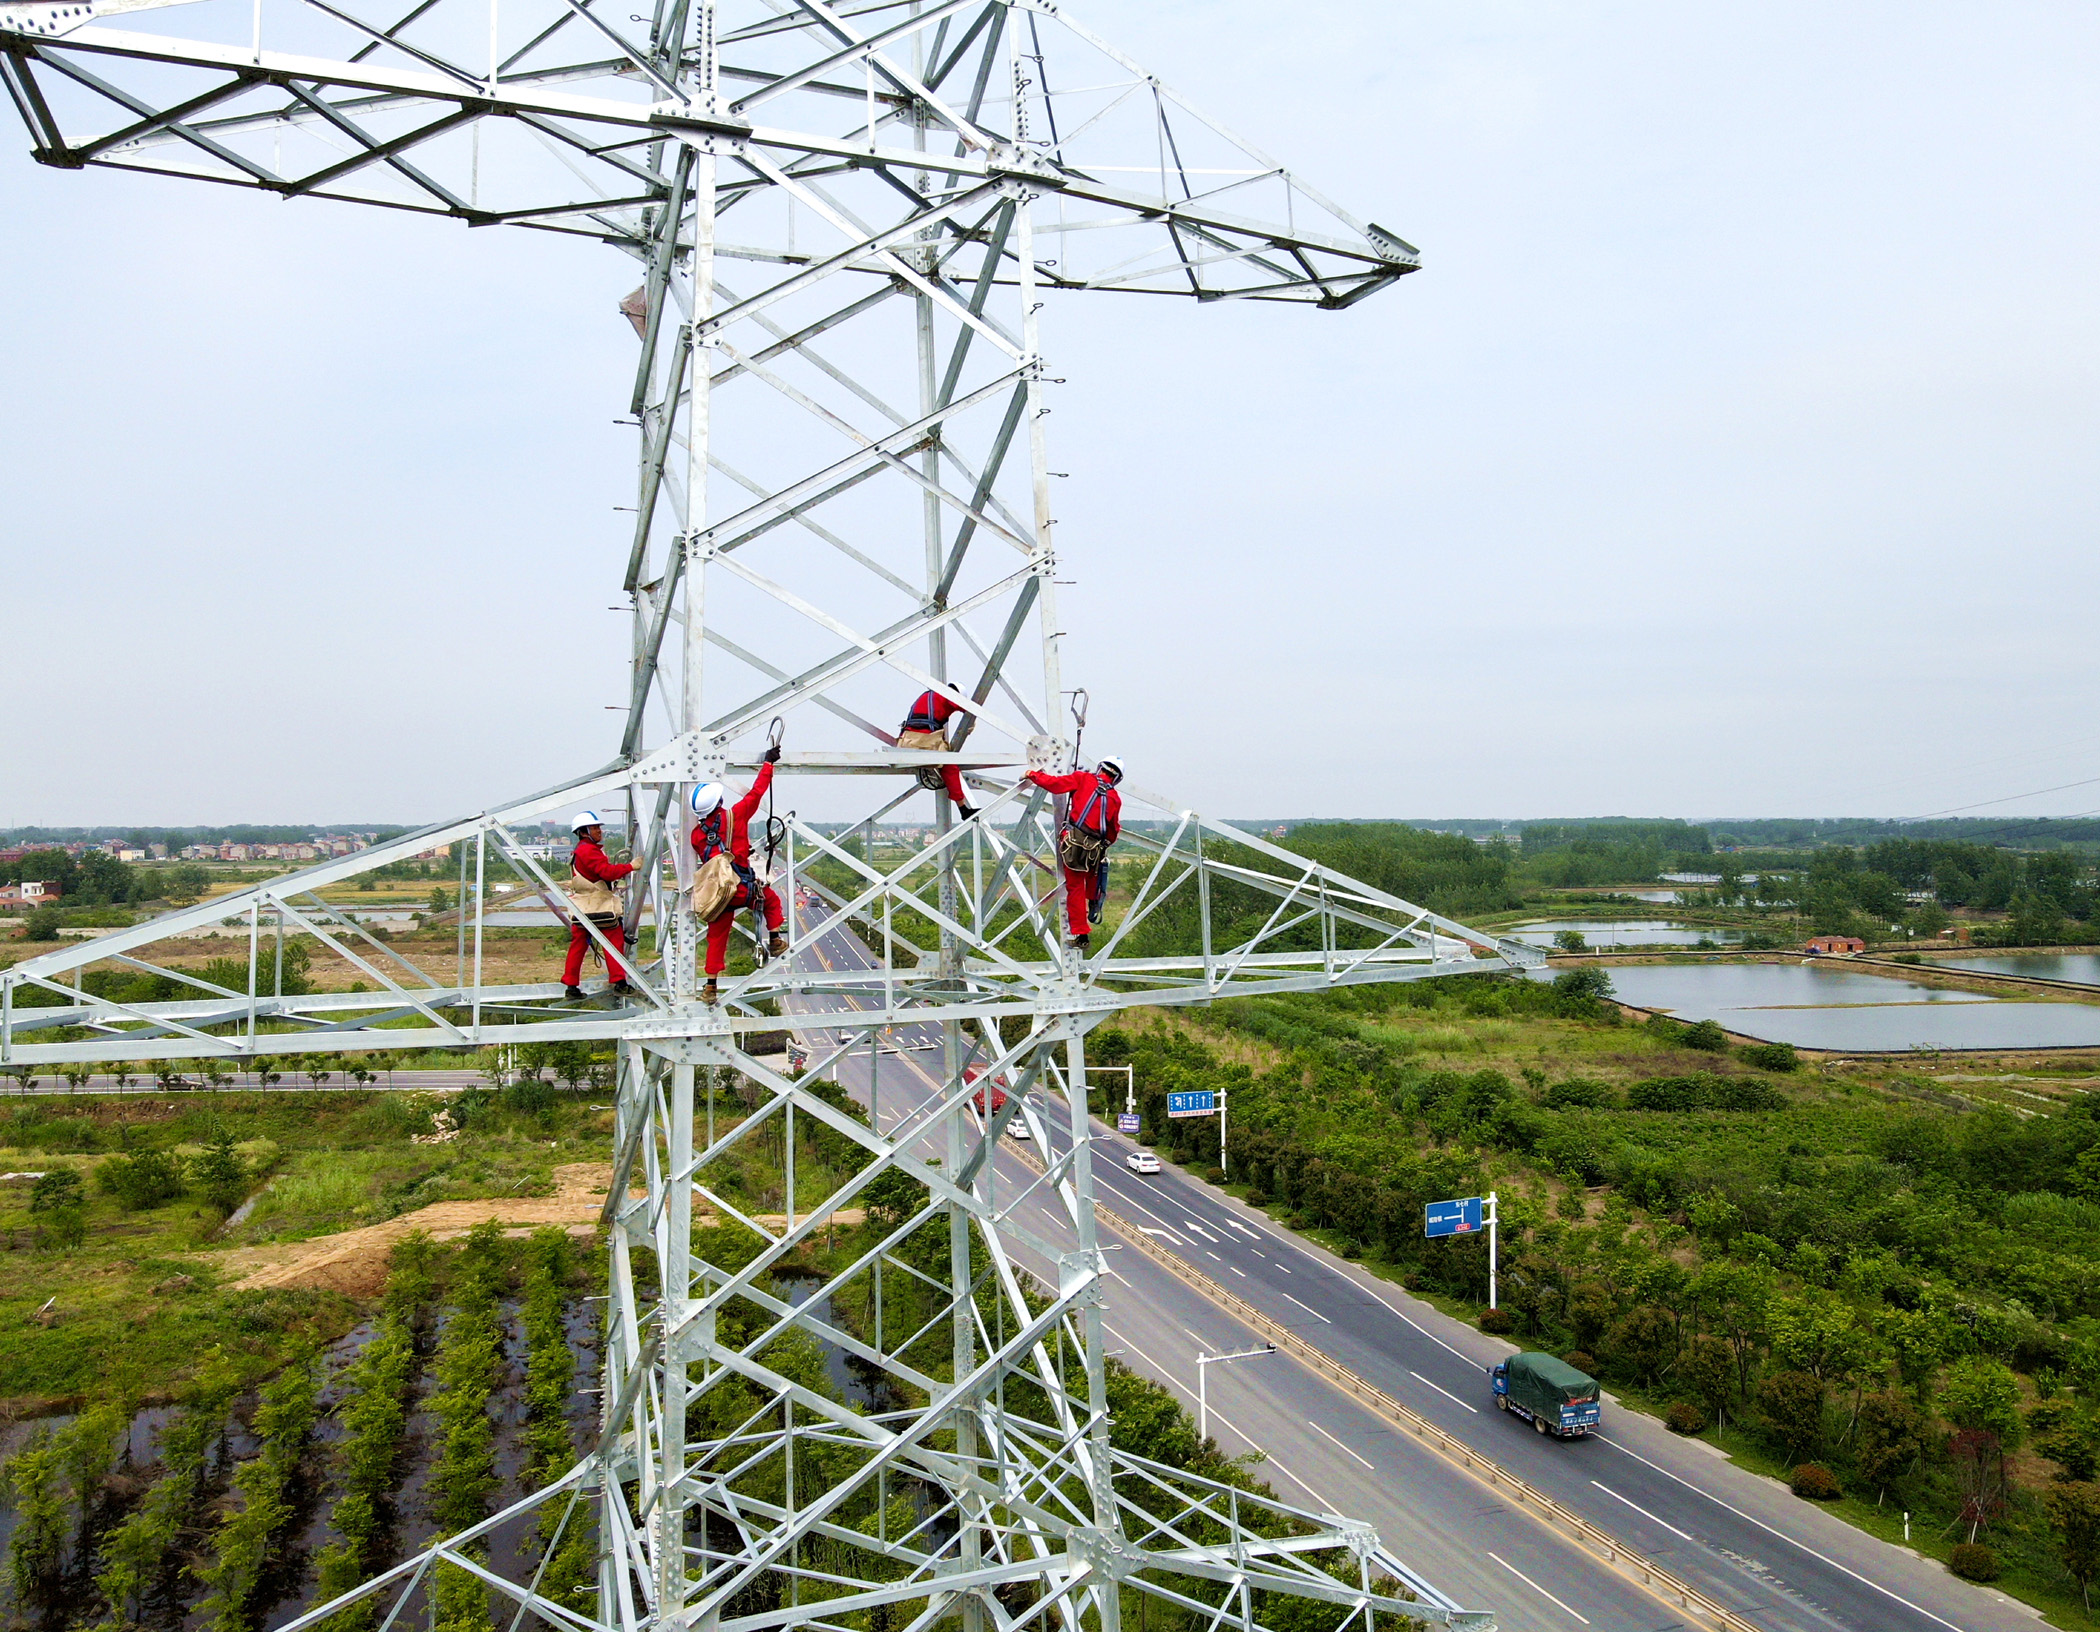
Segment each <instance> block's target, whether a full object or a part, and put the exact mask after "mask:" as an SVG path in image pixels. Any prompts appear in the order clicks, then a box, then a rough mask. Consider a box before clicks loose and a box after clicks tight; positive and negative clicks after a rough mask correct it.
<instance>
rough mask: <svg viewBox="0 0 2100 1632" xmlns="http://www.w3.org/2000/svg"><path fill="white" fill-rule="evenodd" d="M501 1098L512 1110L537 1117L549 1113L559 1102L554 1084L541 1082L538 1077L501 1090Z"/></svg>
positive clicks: (528, 1078) (515, 1083) (522, 1079)
mask: <svg viewBox="0 0 2100 1632" xmlns="http://www.w3.org/2000/svg"><path fill="white" fill-rule="evenodd" d="M503 1097H504V1099H505V1100H507V1101H508V1102H509V1103H510V1106H511V1108H512V1109H513V1110H518V1111H524V1112H525V1113H527V1114H528V1115H531V1116H538V1115H541V1114H542V1113H544V1112H547V1111H551V1110H553V1109H554V1107H555V1106H556V1105H557V1104H558V1103H559V1102H560V1098H559V1095H558V1094H557V1093H556V1092H555V1088H554V1084H553V1083H551V1082H542V1081H540V1079H539V1078H538V1077H524V1078H521V1079H520V1080H519V1081H517V1082H514V1083H512V1084H511V1085H510V1086H509V1087H508V1088H506V1089H504V1090H503Z"/></svg>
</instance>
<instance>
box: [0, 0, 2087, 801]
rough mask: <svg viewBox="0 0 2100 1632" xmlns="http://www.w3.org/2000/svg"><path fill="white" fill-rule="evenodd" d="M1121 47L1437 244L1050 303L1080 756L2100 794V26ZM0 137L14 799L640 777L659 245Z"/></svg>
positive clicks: (1493, 32) (1775, 16) (1272, 778)
mask: <svg viewBox="0 0 2100 1632" xmlns="http://www.w3.org/2000/svg"><path fill="white" fill-rule="evenodd" d="M1075 10H1076V12H1077V14H1078V15H1080V16H1081V17H1082V18H1083V19H1084V20H1086V21H1087V22H1089V23H1090V24H1091V25H1092V26H1093V27H1095V28H1096V29H1098V30H1099V31H1100V32H1102V33H1103V34H1105V35H1107V36H1108V37H1109V38H1111V39H1113V40H1115V41H1116V42H1117V43H1119V44H1120V45H1122V46H1123V48H1124V49H1125V50H1127V51H1128V52H1130V53H1131V54H1132V55H1133V56H1135V57H1137V58H1138V59H1139V60H1140V61H1142V62H1145V63H1146V64H1148V65H1149V66H1151V67H1152V68H1153V69H1154V70H1155V71H1156V72H1158V73H1159V74H1160V75H1161V76H1162V77H1163V78H1165V79H1166V80H1168V81H1169V82H1170V83H1171V84H1174V85H1175V86H1177V87H1178V88H1179V89H1181V90H1182V91H1183V92H1184V93H1186V94H1187V95H1188V96H1189V97H1190V98H1191V99H1192V100H1193V101H1195V102H1196V103H1197V104H1198V105H1199V106H1202V107H1204V108H1206V109H1207V110H1209V111H1211V112H1214V113H1215V114H1216V115H1217V116H1219V117H1220V118H1221V119H1222V120H1223V121H1224V122H1225V123H1227V124H1229V125H1232V126H1234V127H1236V128H1238V129H1239V130H1240V131H1241V132H1242V133H1243V134H1245V135H1246V136H1247V137H1248V138H1249V139H1250V140H1252V141H1254V142H1256V143H1257V144H1259V145H1262V146H1265V147H1267V148H1269V149H1270V150H1271V151H1273V152H1276V153H1277V154H1278V155H1279V156H1280V157H1282V158H1284V159H1285V160H1286V161H1287V162H1289V163H1290V164H1292V165H1293V167H1294V168H1296V169H1298V170H1299V171H1300V172H1301V173H1303V174H1304V175H1306V176H1307V177H1308V178H1309V179H1310V180H1311V181H1312V182H1314V183H1315V184H1316V185H1318V186H1320V187H1322V188H1323V189H1324V190H1326V191H1327V192H1329V193H1330V194H1332V195H1334V196H1335V197H1337V198H1338V199H1339V200H1340V201H1341V202H1342V203H1344V204H1345V205H1346V206H1347V207H1348V208H1350V209H1351V210H1353V211H1354V212H1355V213H1356V214H1358V215H1359V216H1361V217H1365V218H1368V219H1371V220H1374V221H1377V222H1379V223H1380V224H1381V225H1383V226H1386V227H1388V228H1390V229H1391V230H1393V231H1395V232H1397V233H1399V234H1400V235H1401V236H1403V237H1405V238H1407V239H1408V240H1410V241H1412V242H1414V243H1416V244H1418V245H1420V246H1421V248H1422V250H1423V254H1424V259H1425V269H1424V270H1423V271H1422V272H1421V273H1420V274H1419V275H1416V276H1413V277H1409V278H1407V279H1405V280H1404V281H1403V282H1401V283H1400V284H1398V285H1397V286H1395V287H1394V288H1392V289H1390V290H1389V291H1387V292H1385V293H1382V294H1380V295H1378V296H1377V297H1376V298H1374V299H1372V300H1370V301H1368V302H1366V303H1364V304H1363V305H1361V306H1358V307H1356V308H1354V309H1352V310H1350V311H1347V312H1342V313H1324V312H1317V311H1311V310H1303V309H1295V308H1266V307H1262V308H1256V307H1241V306H1232V305H1212V306H1205V307H1200V308H1199V307H1196V306H1194V305H1191V304H1185V303H1180V302H1168V301H1160V302H1156V303H1152V302H1141V301H1137V300H1118V301H1111V300H1107V299H1105V298H1096V299H1092V300H1089V299H1087V298H1084V297H1082V298H1079V299H1070V300H1062V301H1059V302H1055V303H1053V306H1052V309H1051V310H1050V311H1048V312H1046V313H1045V317H1046V319H1047V322H1048V326H1047V328H1046V347H1047V348H1048V350H1049V351H1050V353H1051V357H1052V361H1053V364H1054V372H1056V373H1058V374H1060V375H1063V376H1064V377H1066V378H1068V379H1069V380H1070V382H1071V383H1070V385H1069V386H1067V387H1066V388H1065V389H1064V391H1063V392H1062V393H1061V394H1060V396H1059V398H1058V399H1057V400H1058V412H1057V415H1056V418H1055V420H1054V421H1053V422H1052V423H1053V425H1054V432H1053V435H1054V439H1055V440H1054V442H1053V449H1054V456H1053V460H1052V463H1053V464H1054V465H1055V466H1057V468H1060V469H1066V470H1070V471H1071V472H1072V473H1073V474H1072V478H1071V479H1070V480H1069V481H1067V482H1063V483H1060V484H1059V495H1058V497H1059V501H1060V502H1059V512H1058V513H1059V517H1060V521H1061V526H1060V529H1059V538H1060V542H1061V545H1062V547H1063V550H1064V552H1065V555H1066V559H1067V561H1068V563H1069V565H1070V567H1071V568H1072V569H1073V570H1072V571H1070V572H1069V573H1067V574H1066V575H1067V576H1070V577H1073V578H1076V579H1077V580H1078V583H1077V586H1076V587H1075V588H1072V589H1068V590H1066V591H1064V594H1065V596H1066V597H1067V598H1066V600H1065V601H1064V611H1065V620H1064V621H1065V625H1066V627H1067V628H1068V629H1069V630H1070V631H1071V640H1070V644H1069V646H1068V655H1067V659H1066V668H1065V673H1066V675H1067V680H1068V683H1070V684H1080V685H1085V686H1087V687H1088V688H1089V689H1090V690H1091V692H1092V694H1093V697H1094V713H1093V719H1092V723H1091V725H1090V727H1089V731H1088V739H1087V740H1088V746H1089V748H1098V749H1100V750H1103V751H1106V750H1108V749H1111V748H1113V749H1114V750H1116V751H1118V752H1120V753H1121V754H1122V755H1123V757H1124V758H1125V759H1126V761H1128V762H1129V764H1130V766H1131V774H1132V776H1133V778H1134V779H1135V780H1138V781H1141V782H1143V783H1144V784H1146V785H1148V786H1151V787H1156V788H1159V789H1162V790H1165V791H1169V792H1171V793H1173V794H1175V795H1176V796H1178V797H1180V798H1183V799H1186V800H1188V801H1190V802H1191V803H1193V804H1196V805H1197V806H1199V807H1200V808H1203V809H1205V810H1215V811H1219V812H1221V813H1225V814H1259V815H1270V814H1276V815H1281V814H1290V815H1313V814H1323V815H1346V816H1376V815H1404V816H1439V815H1443V816H1457V815H1469V816H1489V815H1499V816H1518V817H1521V816H1538V815H1579V814H1600V815H1601V814H1643V815H1672V816H1685V817H1693V818H1699V817H1711V816H1723V815H1738V816H1751V815H1818V814H1840V813H1842V814H1884V815H1891V816H1912V815H1926V814H1934V813H1939V812H1942V811H1949V810H1956V809H1964V808H1965V807H1976V808H1975V809H1974V811H1973V813H1974V814H1978V815H1998V814H2017V813H2050V814H2070V813H2084V812H2089V811H2094V810H2100V780H2093V781H2087V780H2086V779H2088V778H2095V779H2100V723H2096V721H2095V718H2094V703H2095V700H2096V699H2095V663H2094V657H2093V653H2094V633H2095V626H2096V604H2100V603H2096V597H2095V593H2094V591H2095V588H2096V584H2095V578H2096V574H2100V566H2096V562H2100V552H2096V550H2095V547H2094V546H2095V543H2096V538H2095V534H2096V531H2100V529H2096V520H2100V482H2096V481H2095V476H2096V470H2095V462H2096V455H2095V450H2096V448H2100V438H2096V430H2100V427H2096V425H2095V409H2096V405H2100V375H2096V368H2095V362H2096V350H2100V347H2096V340H2100V333H2096V329H2100V324H2096V313H2095V300H2094V288H2095V272H2094V266H2095V259H2096V251H2100V230H2096V218H2095V198H2096V193H2100V190H2096V186H2095V182H2096V179H2100V178H2096V175H2095V169H2096V165H2100V160H2096V154H2100V142H2096V136H2100V130H2096V124H2100V117H2096V98H2095V92H2094V86H2095V84H2096V83H2100V11H2096V9H2095V8H2094V7H2093V6H2092V5H2091V4H2090V3H2079V4H2038V3H2037V4H2025V3H2019V0H2011V3H2006V4H1999V5H1992V6H1981V5H1976V4H1973V3H1970V4H1961V5H1949V4H1933V3H1929V0H1904V3H1902V4H1863V3H1856V0H1855V3H1848V4H1844V5H1837V6H1833V5H1830V4H1828V3H1827V0H1822V3H1817V4H1765V5H1760V6H1754V7H1753V6H1740V5H1731V6H1725V7H1724V6H1716V5H1690V6H1687V5H1684V4H1682V3H1673V4H1661V3H1642V4H1623V5H1594V6H1572V5H1568V6H1560V5H1546V4H1495V3H1492V0H1487V3H1476V4H1469V5H1463V6H1459V5H1435V6H1432V5H1426V4H1421V3H1395V0H1298V3H1296V4H1294V5H1290V6H1276V5H1268V6H1256V5H1254V4H1252V3H1247V0H1206V3H1203V4H1194V3H1166V0H1152V3H1149V4H1145V5H1136V4H1129V3H1096V4H1093V5H1085V4H1081V5H1079V6H1078V7H1076V8H1075ZM1280 25H1287V26H1280ZM0 113H4V110H0ZM4 146H5V150H6V151H5V156H4V158H0V221H4V223H5V227H4V230H0V290H4V292H5V300H6V309H7V321H6V323H5V324H0V380H4V381H5V382H6V389H5V390H4V391H0V450H4V458H5V462H6V481H5V484H4V486H0V548H4V555H0V563H4V572H5V578H4V583H5V587H6V593H5V594H4V595H0V607H4V608H5V611H6V616H5V620H4V626H0V653H4V658H0V665H4V666H0V675H4V678H5V699H6V706H5V708H4V709H0V825H13V824H20V823H29V822H36V823H49V824H62V823H80V824H88V823H130V822H138V823H156V824H157V823H204V822H214V823H215V822H228V821H239V820H255V821H306V820H311V821H315V822H334V821H350V820H364V821H420V820H425V819H435V818H438V817H442V816H447V815H451V814H454V813H457V812H459V811H462V810H468V809H476V808H480V807H482V806H484V805H486V804H489V803H491V802H493V801H497V800H501V799H504V798H506V797H509V796H512V795H516V794H521V793H524V792H528V791H530V790H532V789H535V788H538V787H542V786H545V785H547V784H549V783H553V782H556V781H559V780H560V779H562V778H563V777H564V776H567V775H570V774H574V773H577V772H581V771H584V770H588V769H590V768H593V767H595V766H597V765H600V764H602V763H604V761H605V760H606V759H607V758H608V757H609V756H610V754H611V751H612V749H613V748H614V746H615V745H616V741H617V732H618V722H619V719H620V716H619V715H618V714H617V713H615V712H611V711H609V710H608V707H607V705H609V704H613V703H617V702H618V701H620V700H621V695H622V677H621V658H620V651H621V643H622V636H623V630H624V621H623V619H622V618H620V617H618V616H616V615H614V614H612V613H609V612H607V611H604V610H602V609H603V608H606V607H608V606H610V605H611V604H613V603H614V602H615V601H616V600H618V598H619V597H618V595H617V592H616V586H617V583H618V577H619V573H620V570H621V567H622V565H623V563H624V557H625V552H626V544H625V540H624V537H623V534H622V528H621V525H620V523H621V521H622V519H623V518H621V517H619V516H616V515H615V514H613V511H612V507H613V506H614V505H616V504H621V503H624V502H628V493H629V491H630V488H631V476H630V474H629V472H630V470H631V459H632V445H631V441H630V440H629V436H630V434H631V433H626V432H623V431H621V430H619V429H617V428H615V426H614V425H613V424H612V421H613V419H614V417H615V415H617V414H618V413H619V412H621V411H622V409H623V407H624V401H625V391H626V380H627V377H628V374H629V371H630V370H631V367H632V356H633V336H632V333H631V331H629V330H628V329H627V328H626V327H625V325H624V324H623V323H621V322H620V321H619V320H618V319H617V318H615V317H613V316H612V315H611V307H612V305H613V303H614V302H616V301H617V300H618V299H619V297H620V296H621V295H622V294H624V293H625V292H626V290H627V289H628V288H630V287H632V284H633V282H634V276H633V272H632V268H631V263H630V262H628V261H627V260H626V259H625V258H624V257H621V256H617V255H615V254H613V253H612V252H610V251H607V250H603V249H597V248H593V247H591V246H588V245H581V244H575V243H567V242H557V241H552V240H549V239H546V238H542V237H540V236H539V235H536V234H532V233H524V232H508V233H506V232H502V231H494V232H469V231H466V230H463V229H460V228H458V227H455V226H452V225H450V224H447V223H438V222H432V221H426V220H414V219H406V218H397V217H394V216H391V215H389V214H388V213H386V212H381V211H371V210H360V209H354V208H351V207H349V206H343V205H333V204H325V203H311V202H300V203H291V204H286V203H281V202H277V201H274V200H270V199H267V198H265V197H262V196H259V195H257V194H253V193H248V192H242V191H236V190H233V189H222V188H215V187H210V186H202V185H184V184H182V183H178V182H172V181H161V180H155V179H151V178H143V177H129V176H124V175H119V174H116V173H113V172H107V171H90V172H85V173H70V172H61V171H55V170H48V169H43V168H40V167H38V166H37V165H35V164H33V163H32V162H30V160H29V158H28V157H27V147H28V143H27V139H26V137H25V136H24V134H23V133H22V132H21V130H20V129H19V127H17V126H14V125H13V124H11V123H10V124H9V125H8V126H7V127H6V133H5V135H4ZM2081 782H2083V783H2084V784H2085V785H2083V786H2074V787H2068V788H2064V789H2063V790H2062V791H2058V792H2054V793H2049V794H2046V795H2041V796H2038V797H2029V798H2021V799H2017V800H2008V799H2007V798H2006V796H2008V795H2021V794H2026V793H2028V792H2029V791H2030V790H2036V789H2044V788H2052V787H2055V786H2057V785H2059V784H2071V783H2081ZM1986 801H1989V803H1986ZM1999 801H2003V802H1999Z"/></svg>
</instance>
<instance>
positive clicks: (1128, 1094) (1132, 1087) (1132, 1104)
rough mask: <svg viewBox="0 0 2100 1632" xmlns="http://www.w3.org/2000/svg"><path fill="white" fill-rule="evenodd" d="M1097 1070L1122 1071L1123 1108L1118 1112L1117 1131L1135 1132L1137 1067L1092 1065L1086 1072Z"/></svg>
mask: <svg viewBox="0 0 2100 1632" xmlns="http://www.w3.org/2000/svg"><path fill="white" fill-rule="evenodd" d="M1096 1071H1120V1072H1122V1073H1123V1108H1122V1110H1120V1111H1118V1112H1117V1113H1116V1132H1118V1133H1131V1134H1134V1133H1136V1132H1137V1131H1138V1108H1137V1068H1136V1067H1135V1066H1129V1065H1090V1066H1088V1067H1087V1068H1086V1074H1087V1075H1088V1076H1090V1077H1091V1076H1092V1075H1093V1074H1094V1073H1095V1072H1096Z"/></svg>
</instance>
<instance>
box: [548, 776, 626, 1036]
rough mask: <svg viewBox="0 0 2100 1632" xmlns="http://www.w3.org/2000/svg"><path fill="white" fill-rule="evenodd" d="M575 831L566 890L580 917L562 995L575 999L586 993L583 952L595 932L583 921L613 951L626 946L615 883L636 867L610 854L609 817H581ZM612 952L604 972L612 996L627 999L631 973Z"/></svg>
mask: <svg viewBox="0 0 2100 1632" xmlns="http://www.w3.org/2000/svg"><path fill="white" fill-rule="evenodd" d="M570 831H571V832H573V833H574V834H575V835H576V853H575V854H574V855H572V856H571V857H570V858H569V887H568V888H567V890H565V891H564V892H563V893H564V894H565V895H567V897H568V898H569V905H570V907H571V908H573V909H574V910H575V913H576V918H575V921H574V922H573V923H571V924H570V925H569V961H568V963H567V964H566V965H565V966H564V967H563V969H562V975H561V986H562V996H564V997H566V998H567V999H569V1001H570V1002H572V1003H574V1002H579V1001H581V1000H582V997H583V988H582V987H581V986H579V985H577V984H576V983H577V981H579V980H581V979H582V978H583V954H584V951H585V949H586V948H587V947H589V946H590V944H591V932H590V930H588V929H585V928H584V927H583V926H584V921H585V920H586V919H588V920H589V921H590V923H591V924H592V926H593V927H595V928H596V929H597V931H598V933H599V934H600V935H602V936H604V937H605V940H606V944H607V945H608V946H610V947H611V948H612V952H624V951H626V949H627V926H626V922H625V918H626V908H625V904H624V903H623V902H622V901H621V900H620V892H619V891H618V890H616V889H614V888H613V886H614V885H615V884H617V883H618V882H619V881H620V880H621V879H623V878H625V877H626V876H627V875H628V874H629V873H631V872H633V871H634V868H633V866H632V865H630V864H629V863H627V862H624V861H614V860H612V859H611V858H610V857H608V856H607V855H606V853H605V820H604V818H603V817H601V816H600V815H599V814H598V813H597V812H596V811H595V810H587V811H585V812H584V813H583V814H582V815H581V816H578V817H577V818H576V820H575V821H574V822H573V823H571V824H570ZM612 952H606V953H603V956H604V958H605V972H606V974H607V975H608V976H609V977H611V980H612V986H611V991H612V993H613V995H614V996H616V997H625V996H627V995H628V993H630V992H632V991H633V990H634V988H633V987H632V986H630V985H628V984H627V971H626V970H625V969H623V968H621V967H620V960H619V959H618V958H616V957H614V956H613V955H612Z"/></svg>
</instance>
